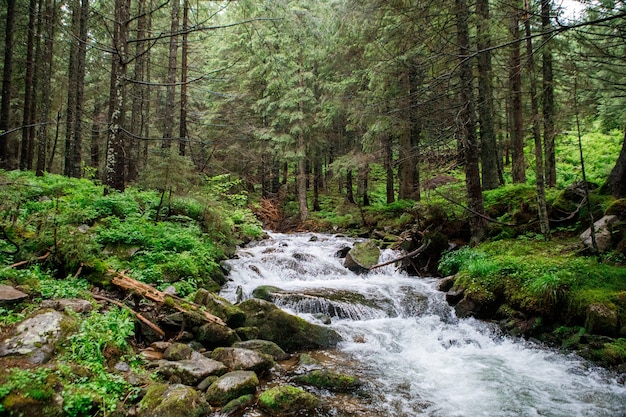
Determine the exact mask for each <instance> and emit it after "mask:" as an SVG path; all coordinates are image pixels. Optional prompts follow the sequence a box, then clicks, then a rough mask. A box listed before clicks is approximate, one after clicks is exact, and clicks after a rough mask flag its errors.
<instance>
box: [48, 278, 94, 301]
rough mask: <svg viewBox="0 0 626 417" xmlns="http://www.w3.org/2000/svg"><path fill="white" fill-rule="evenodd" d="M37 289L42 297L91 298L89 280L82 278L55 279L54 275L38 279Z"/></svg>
mask: <svg viewBox="0 0 626 417" xmlns="http://www.w3.org/2000/svg"><path fill="white" fill-rule="evenodd" d="M37 290H38V291H39V293H40V294H41V297H42V298H51V299H54V298H89V297H90V293H89V282H87V281H85V280H84V279H82V278H72V277H67V278H65V279H55V278H52V277H48V278H42V279H39V280H38V285H37Z"/></svg>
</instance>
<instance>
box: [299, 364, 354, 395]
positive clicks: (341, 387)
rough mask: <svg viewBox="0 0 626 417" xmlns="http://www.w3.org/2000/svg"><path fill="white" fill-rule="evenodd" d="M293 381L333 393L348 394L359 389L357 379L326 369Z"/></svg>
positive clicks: (308, 373)
mask: <svg viewBox="0 0 626 417" xmlns="http://www.w3.org/2000/svg"><path fill="white" fill-rule="evenodd" d="M294 381H296V382H299V383H302V384H306V385H311V386H314V387H317V388H322V389H327V390H330V391H335V392H350V391H354V390H356V389H358V388H359V387H361V385H362V383H361V380H359V378H357V377H354V376H351V375H346V374H340V373H338V372H334V371H331V370H328V369H314V370H312V371H310V372H307V373H305V374H302V375H297V376H296V377H294Z"/></svg>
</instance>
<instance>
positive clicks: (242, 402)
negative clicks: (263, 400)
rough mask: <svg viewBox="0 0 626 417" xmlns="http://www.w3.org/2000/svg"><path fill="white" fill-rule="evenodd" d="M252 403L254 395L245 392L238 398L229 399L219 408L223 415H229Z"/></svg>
mask: <svg viewBox="0 0 626 417" xmlns="http://www.w3.org/2000/svg"><path fill="white" fill-rule="evenodd" d="M252 404H254V395H252V394H247V395H242V396H241V397H239V398H236V399H234V400H232V401H229V402H228V404H226V405H225V406H224V407H222V409H221V410H220V411H221V413H222V414H223V415H231V414H233V413H235V412H236V411H239V410H242V409H244V408H246V407H249V406H251V405H252Z"/></svg>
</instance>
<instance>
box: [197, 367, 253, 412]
mask: <svg viewBox="0 0 626 417" xmlns="http://www.w3.org/2000/svg"><path fill="white" fill-rule="evenodd" d="M258 385H259V379H258V377H257V376H256V374H255V373H254V372H252V371H233V372H229V373H227V374H226V375H223V376H222V377H220V378H219V379H218V380H217V381H215V382H214V383H213V384H211V386H210V387H209V389H208V390H207V392H206V399H207V401H208V402H209V404H211V405H213V406H215V407H221V406H224V405H226V404H228V403H229V402H231V401H232V400H235V399H237V398H240V397H242V396H243V395H249V394H254V393H255V392H256V389H257V386H258Z"/></svg>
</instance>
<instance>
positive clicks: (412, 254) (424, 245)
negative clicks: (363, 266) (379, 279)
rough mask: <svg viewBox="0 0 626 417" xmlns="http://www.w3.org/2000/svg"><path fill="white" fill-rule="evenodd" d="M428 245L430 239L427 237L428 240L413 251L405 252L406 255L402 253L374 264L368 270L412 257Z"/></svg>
mask: <svg viewBox="0 0 626 417" xmlns="http://www.w3.org/2000/svg"><path fill="white" fill-rule="evenodd" d="M429 245H430V239H429V240H427V241H426V242H424V243H423V244H422V246H420V247H419V248H417V249H415V250H414V251H413V252H410V253H407V254H406V255H402V256H400V257H399V258H396V259H392V260H390V261H387V262H383V263H380V264H378V265H374V266H373V267H371V268H370V271H371V270H372V269H376V268H381V267H383V266H387V265H390V264H393V263H395V262H399V261H402V260H403V259H406V258H412V257H414V256H415V255H419V254H420V253H421V252H423V251H425V250H426V248H427V247H428V246H429Z"/></svg>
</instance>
